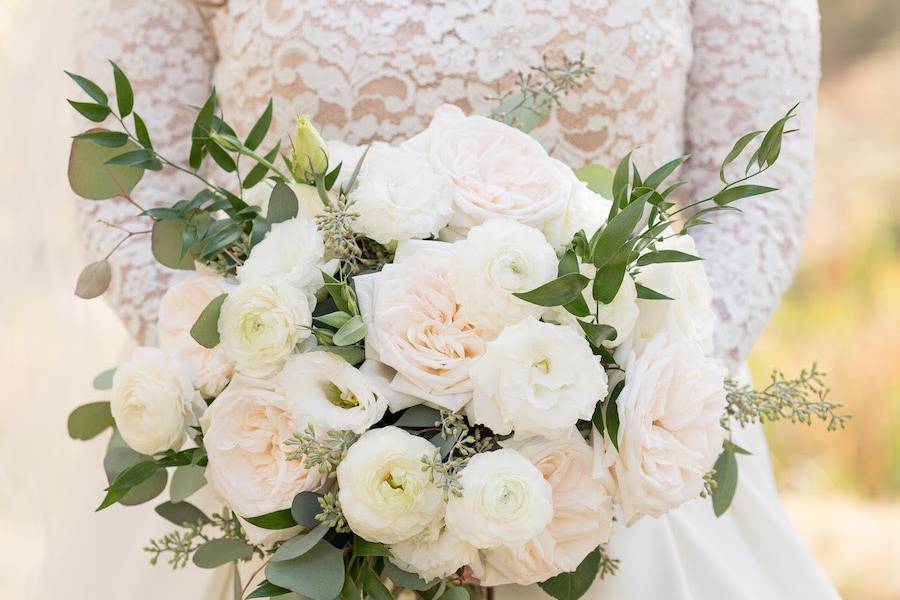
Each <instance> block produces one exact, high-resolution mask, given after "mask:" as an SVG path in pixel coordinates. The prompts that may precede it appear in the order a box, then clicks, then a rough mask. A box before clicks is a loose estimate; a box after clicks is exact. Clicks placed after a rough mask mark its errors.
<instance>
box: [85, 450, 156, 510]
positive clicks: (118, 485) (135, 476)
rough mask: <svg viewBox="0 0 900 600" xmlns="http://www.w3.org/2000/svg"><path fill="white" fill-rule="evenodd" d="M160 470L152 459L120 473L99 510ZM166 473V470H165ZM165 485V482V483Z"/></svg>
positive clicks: (108, 489) (109, 488)
mask: <svg viewBox="0 0 900 600" xmlns="http://www.w3.org/2000/svg"><path fill="white" fill-rule="evenodd" d="M158 471H159V465H157V464H156V463H155V462H153V461H152V460H145V461H142V462H138V463H137V464H134V465H132V466H130V467H128V468H126V469H125V470H124V471H122V472H121V473H119V474H118V475H117V476H116V478H115V479H114V480H113V482H112V483H111V484H110V486H109V487H108V488H106V492H107V493H106V497H105V498H104V499H103V502H101V503H100V506H99V507H97V510H98V511H100V510H103V509H104V508H107V507H109V506H112V505H113V504H115V503H116V502H118V501H119V500H121V499H122V498H123V497H124V496H125V494H127V493H128V491H129V490H131V489H132V488H134V487H135V486H137V485H139V484H141V483H144V482H145V481H147V480H148V479H150V478H151V477H152V476H153V475H155V474H156V473H157V472H158ZM163 473H164V474H165V472H163ZM163 486H165V482H164V483H163Z"/></svg>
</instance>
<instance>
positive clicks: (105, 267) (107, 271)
mask: <svg viewBox="0 0 900 600" xmlns="http://www.w3.org/2000/svg"><path fill="white" fill-rule="evenodd" d="M111 280H112V268H111V267H110V265H109V261H108V260H106V259H104V260H98V261H97V262H92V263H91V264H89V265H88V266H86V267H85V268H84V269H82V271H81V274H80V275H78V282H77V283H76V284H75V295H76V296H78V297H79V298H85V299H88V300H89V299H91V298H96V297H97V296H100V295H101V294H103V292H105V291H106V290H107V289H108V288H109V282H110V281H111Z"/></svg>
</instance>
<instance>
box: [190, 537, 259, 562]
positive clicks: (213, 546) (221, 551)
mask: <svg viewBox="0 0 900 600" xmlns="http://www.w3.org/2000/svg"><path fill="white" fill-rule="evenodd" d="M252 556H253V546H251V545H249V544H247V543H246V542H244V541H243V540H237V539H233V538H219V539H215V540H209V541H208V542H206V543H204V544H203V545H201V546H200V547H199V548H197V551H196V552H194V564H195V565H197V566H198V567H200V568H201V569H215V568H216V567H221V566H222V565H226V564H228V563H230V562H232V561H235V560H247V559H248V558H250V557H252Z"/></svg>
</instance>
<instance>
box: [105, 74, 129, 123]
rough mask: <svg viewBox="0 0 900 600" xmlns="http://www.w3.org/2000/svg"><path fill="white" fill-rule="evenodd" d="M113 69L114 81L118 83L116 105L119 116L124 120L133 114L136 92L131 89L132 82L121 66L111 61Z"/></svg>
mask: <svg viewBox="0 0 900 600" xmlns="http://www.w3.org/2000/svg"><path fill="white" fill-rule="evenodd" d="M109 62H110V64H111V65H112V68H113V79H114V80H115V83H116V104H118V106H119V116H120V117H122V118H123V119H124V118H125V117H127V116H128V115H130V114H131V111H132V109H133V108H134V90H132V89H131V82H130V81H128V77H126V76H125V73H123V72H122V69H120V68H119V65H117V64H116V63H114V62H113V61H109Z"/></svg>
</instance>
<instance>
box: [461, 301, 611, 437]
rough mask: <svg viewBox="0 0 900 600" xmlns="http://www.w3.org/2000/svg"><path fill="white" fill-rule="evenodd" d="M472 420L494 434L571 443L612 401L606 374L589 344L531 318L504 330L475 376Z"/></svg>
mask: <svg viewBox="0 0 900 600" xmlns="http://www.w3.org/2000/svg"><path fill="white" fill-rule="evenodd" d="M472 380H473V383H474V385H475V394H474V397H473V399H472V402H471V403H469V405H468V406H467V407H466V410H467V414H468V416H469V419H470V420H471V421H472V422H473V423H481V424H484V425H486V426H487V427H489V428H490V429H491V430H492V431H493V432H494V433H497V434H500V435H506V434H508V433H513V432H515V434H516V435H517V436H523V437H527V436H529V435H540V436H543V437H547V438H551V439H560V438H564V437H567V436H568V435H569V433H570V432H571V430H572V427H574V426H575V423H576V422H577V421H578V420H579V419H590V418H591V415H593V413H594V407H595V406H596V404H597V402H599V401H600V400H602V399H603V398H604V397H605V396H606V391H607V388H606V372H605V371H604V370H603V367H602V366H601V365H600V363H599V361H598V360H597V358H596V357H595V356H594V355H593V353H592V352H591V348H590V346H589V345H588V343H587V340H585V339H584V337H583V336H581V335H579V334H577V333H575V332H574V331H572V330H571V329H570V328H568V327H563V326H561V325H553V324H551V323H542V322H540V321H536V320H535V319H532V318H528V319H525V320H523V321H521V322H520V323H518V324H516V325H512V326H510V327H507V328H506V329H504V330H503V331H502V332H501V333H500V335H499V336H498V337H497V339H496V340H494V341H493V342H491V343H490V344H488V349H487V352H486V353H485V354H484V356H483V357H482V359H481V361H480V362H479V363H478V364H477V365H476V366H475V368H474V369H473V370H472Z"/></svg>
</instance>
